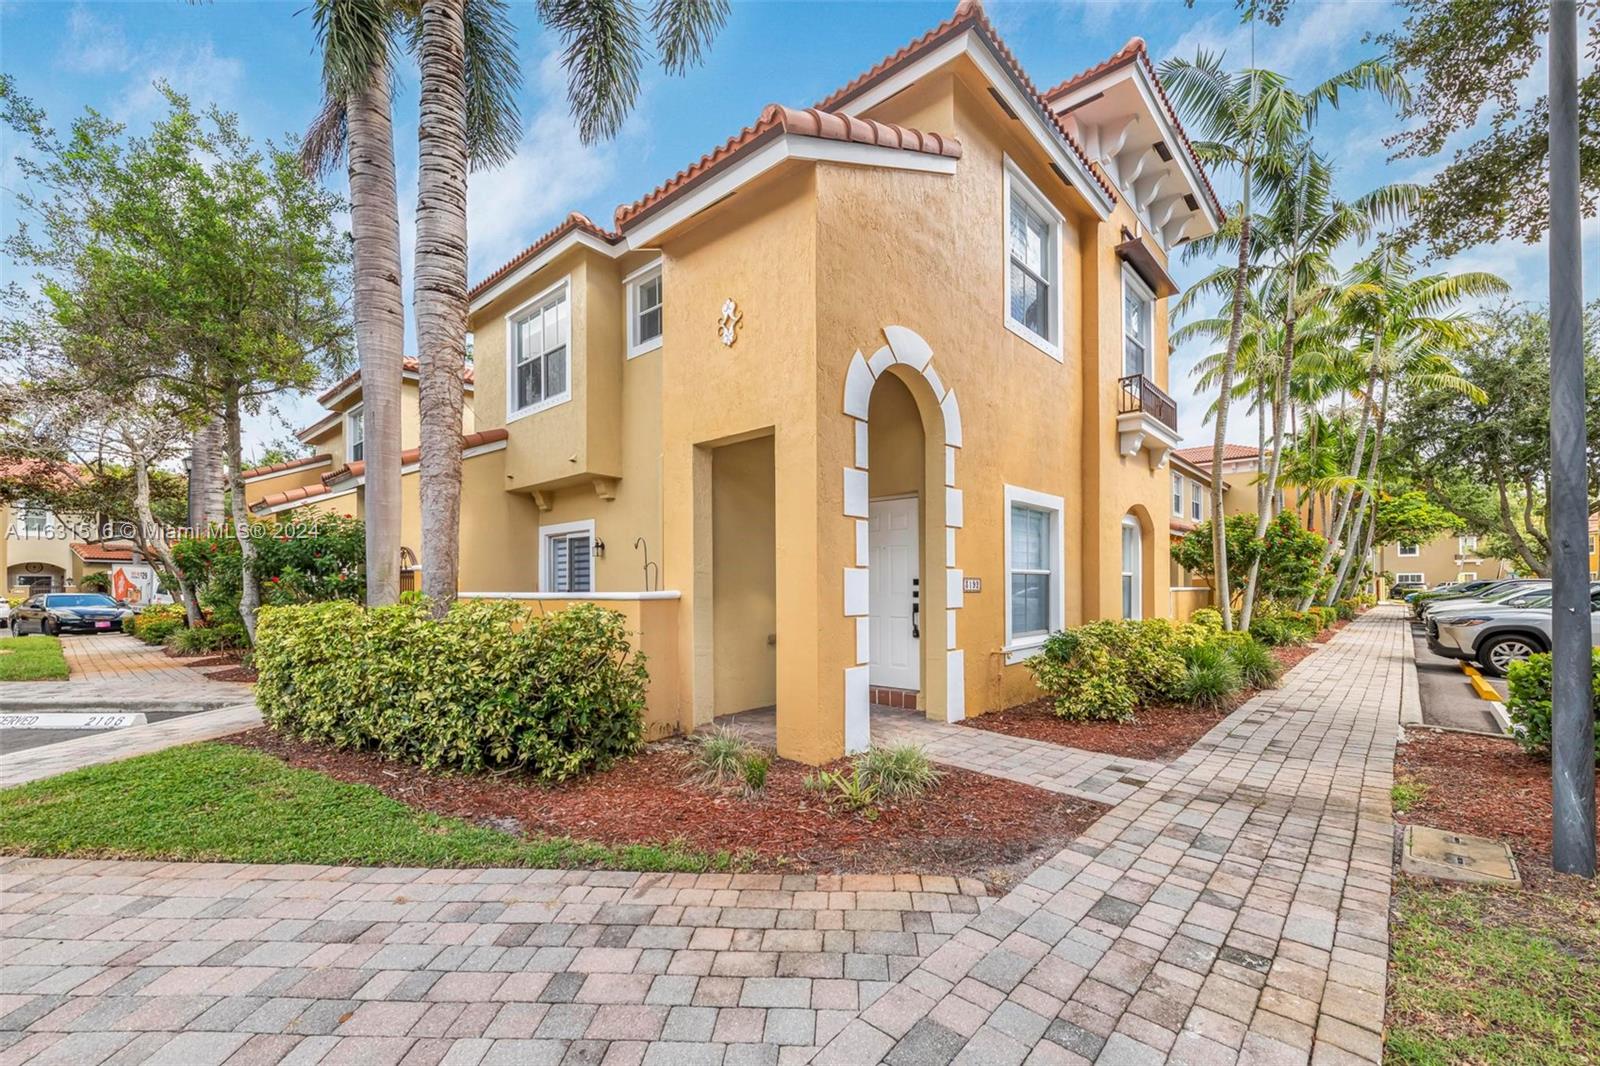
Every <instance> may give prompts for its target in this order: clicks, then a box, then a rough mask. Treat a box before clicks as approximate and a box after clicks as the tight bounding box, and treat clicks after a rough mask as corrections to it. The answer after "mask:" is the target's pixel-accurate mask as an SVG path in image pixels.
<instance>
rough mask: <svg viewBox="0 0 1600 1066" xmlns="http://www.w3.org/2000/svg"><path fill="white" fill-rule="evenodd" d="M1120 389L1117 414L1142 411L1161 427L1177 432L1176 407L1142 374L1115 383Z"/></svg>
mask: <svg viewBox="0 0 1600 1066" xmlns="http://www.w3.org/2000/svg"><path fill="white" fill-rule="evenodd" d="M1117 383H1118V384H1119V385H1120V386H1121V387H1122V388H1121V391H1120V395H1119V398H1118V401H1117V413H1118V414H1123V415H1126V414H1132V413H1133V412H1135V411H1143V412H1144V413H1145V414H1147V415H1149V416H1150V417H1151V418H1153V419H1155V420H1156V421H1157V422H1160V423H1161V424H1162V425H1163V426H1166V427H1167V428H1168V429H1170V430H1172V431H1173V432H1174V433H1176V432H1177V430H1178V405H1177V404H1176V403H1173V402H1172V397H1171V396H1168V395H1167V394H1166V393H1164V392H1162V391H1161V389H1160V388H1158V387H1157V386H1156V383H1155V382H1153V381H1151V380H1150V379H1149V378H1147V377H1145V376H1144V375H1143V374H1130V375H1128V376H1127V377H1125V378H1120V379H1118V382H1117Z"/></svg>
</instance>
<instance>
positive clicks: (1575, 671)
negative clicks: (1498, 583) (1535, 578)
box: [1550, 0, 1595, 878]
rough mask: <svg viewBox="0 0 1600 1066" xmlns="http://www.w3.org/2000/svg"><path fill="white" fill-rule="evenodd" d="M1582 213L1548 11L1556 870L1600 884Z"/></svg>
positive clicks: (1572, 63)
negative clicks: (1599, 868)
mask: <svg viewBox="0 0 1600 1066" xmlns="http://www.w3.org/2000/svg"><path fill="white" fill-rule="evenodd" d="M1580 222H1581V220H1580V218H1579V213H1578V9H1577V4H1576V2H1575V0H1555V2H1554V3H1552V4H1551V6H1550V577H1551V580H1552V584H1553V592H1554V598H1553V601H1552V603H1551V610H1552V614H1553V618H1552V630H1553V640H1552V648H1551V659H1552V663H1551V667H1552V668H1551V674H1552V676H1553V686H1552V693H1551V695H1552V704H1553V706H1552V717H1553V723H1552V739H1551V771H1552V773H1551V779H1552V780H1551V787H1552V790H1553V797H1552V799H1553V805H1554V810H1553V821H1554V826H1553V829H1552V841H1551V843H1552V848H1551V850H1552V858H1553V863H1552V864H1553V865H1554V866H1555V868H1556V869H1557V870H1559V871H1561V872H1563V873H1572V874H1578V875H1579V876H1581V877H1590V878H1592V877H1594V875H1595V846H1594V696H1593V688H1592V685H1593V680H1592V670H1593V664H1592V660H1591V658H1590V652H1589V648H1590V623H1589V547H1588V528H1589V514H1588V511H1589V484H1588V477H1587V464H1586V462H1585V455H1584V449H1585V445H1586V430H1585V426H1584V414H1585V412H1584V409H1583V408H1584V396H1585V392H1584V381H1583V259H1582V249H1581V239H1580V235H1579V234H1580V231H1579V226H1580Z"/></svg>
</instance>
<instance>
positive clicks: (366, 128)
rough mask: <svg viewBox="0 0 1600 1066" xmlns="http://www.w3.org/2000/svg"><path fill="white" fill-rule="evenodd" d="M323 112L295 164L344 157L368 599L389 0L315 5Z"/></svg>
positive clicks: (385, 380)
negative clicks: (357, 363)
mask: <svg viewBox="0 0 1600 1066" xmlns="http://www.w3.org/2000/svg"><path fill="white" fill-rule="evenodd" d="M313 18H314V20H315V22H316V26H317V38H318V41H319V43H320V45H321V47H322V88H323V104H322V111H321V113H320V114H319V115H318V116H317V119H316V121H315V122H314V123H313V124H312V127H311V130H310V132H309V133H308V135H307V137H306V140H305V143H304V145H303V146H302V151H301V158H302V160H303V162H304V163H305V165H306V167H307V168H308V169H309V170H311V171H313V172H315V173H326V172H327V171H328V170H330V169H332V167H334V166H335V165H337V163H338V162H339V160H340V159H341V158H345V159H347V160H348V164H349V168H348V169H349V177H350V231H351V236H352V238H353V245H354V247H353V259H354V274H355V328H356V352H357V356H358V358H359V359H360V362H361V404H362V419H363V423H364V430H363V434H362V437H363V441H362V446H361V449H362V459H363V460H364V461H365V463H366V488H365V524H366V557H367V564H366V569H367V602H368V603H369V604H373V605H381V604H388V603H394V602H395V601H396V600H398V599H399V598H400V379H401V363H402V360H403V359H404V350H405V305H404V302H403V300H402V298H401V295H400V215H399V201H398V194H397V192H396V189H395V171H394V126H393V121H392V118H391V115H390V91H391V81H392V77H393V52H394V47H395V43H396V35H397V33H398V30H399V26H400V19H401V12H400V11H399V10H398V9H397V8H396V6H395V5H394V4H393V3H392V2H390V0H317V3H316V6H315V7H314V8H313Z"/></svg>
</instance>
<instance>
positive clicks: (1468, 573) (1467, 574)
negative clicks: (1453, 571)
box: [1456, 570, 1478, 582]
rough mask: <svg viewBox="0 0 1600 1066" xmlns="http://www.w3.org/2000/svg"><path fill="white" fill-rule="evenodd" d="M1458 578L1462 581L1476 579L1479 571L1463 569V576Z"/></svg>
mask: <svg viewBox="0 0 1600 1066" xmlns="http://www.w3.org/2000/svg"><path fill="white" fill-rule="evenodd" d="M1456 580H1457V581H1461V582H1467V581H1476V580H1478V572H1477V571H1476V570H1465V571H1462V574H1461V576H1460V577H1458V578H1457V579H1456Z"/></svg>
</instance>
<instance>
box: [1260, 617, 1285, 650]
mask: <svg viewBox="0 0 1600 1066" xmlns="http://www.w3.org/2000/svg"><path fill="white" fill-rule="evenodd" d="M1250 636H1251V637H1252V638H1254V639H1255V640H1257V641H1259V642H1260V643H1262V644H1265V645H1266V646H1267V647H1269V648H1279V647H1283V646H1284V645H1286V644H1294V643H1296V641H1295V630H1294V627H1293V626H1291V625H1290V624H1289V623H1288V622H1286V621H1284V620H1283V619H1281V618H1252V619H1251V620H1250Z"/></svg>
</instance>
